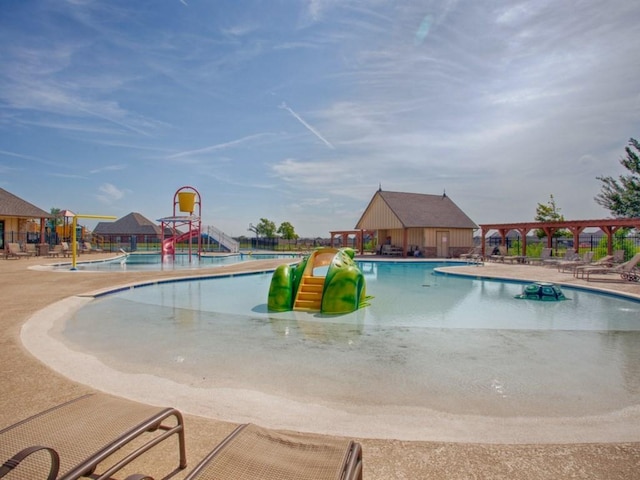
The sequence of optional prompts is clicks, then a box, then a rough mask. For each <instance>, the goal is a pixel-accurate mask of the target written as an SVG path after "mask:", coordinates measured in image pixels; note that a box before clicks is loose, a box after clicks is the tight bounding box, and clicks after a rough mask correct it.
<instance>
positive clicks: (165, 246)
mask: <svg viewBox="0 0 640 480" xmlns="http://www.w3.org/2000/svg"><path fill="white" fill-rule="evenodd" d="M199 233H200V232H199V231H198V230H197V229H192V230H190V231H188V232H186V233H182V234H180V235H178V236H177V237H171V238H165V239H164V240H163V241H162V253H163V254H165V255H167V254H168V255H173V254H174V253H175V252H176V243H179V242H184V241H185V240H189V238H191V237H197V236H198V234H199Z"/></svg>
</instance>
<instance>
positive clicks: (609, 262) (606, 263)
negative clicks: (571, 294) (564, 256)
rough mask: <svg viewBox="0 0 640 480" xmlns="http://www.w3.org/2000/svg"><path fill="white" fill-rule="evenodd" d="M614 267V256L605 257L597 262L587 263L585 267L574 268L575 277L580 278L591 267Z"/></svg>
mask: <svg viewBox="0 0 640 480" xmlns="http://www.w3.org/2000/svg"><path fill="white" fill-rule="evenodd" d="M611 266H613V255H605V256H604V257H602V258H601V259H599V260H596V261H595V262H591V263H587V264H584V265H577V266H575V267H574V268H573V271H572V273H573V276H574V277H576V278H578V275H580V274H581V273H582V270H584V269H585V268H589V267H611Z"/></svg>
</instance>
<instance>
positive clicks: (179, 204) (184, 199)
mask: <svg viewBox="0 0 640 480" xmlns="http://www.w3.org/2000/svg"><path fill="white" fill-rule="evenodd" d="M180 213H188V215H180ZM194 213H195V214H194ZM201 218H202V202H201V199H200V193H199V192H198V190H196V189H195V188H193V187H189V186H185V187H181V188H179V189H178V190H176V193H175V194H174V195H173V216H171V217H165V218H160V219H158V221H159V222H160V227H161V230H162V241H161V250H160V252H161V256H162V259H163V260H164V258H165V257H166V256H171V257H175V253H176V244H177V243H180V242H185V241H187V242H188V245H189V262H191V259H192V254H193V239H194V238H196V239H197V252H198V255H201V254H202V224H201ZM185 226H186V227H187V231H186V232H180V231H179V230H178V229H179V228H180V227H185ZM167 229H169V230H170V231H171V232H172V235H171V236H170V237H166V238H165V233H166V231H167Z"/></svg>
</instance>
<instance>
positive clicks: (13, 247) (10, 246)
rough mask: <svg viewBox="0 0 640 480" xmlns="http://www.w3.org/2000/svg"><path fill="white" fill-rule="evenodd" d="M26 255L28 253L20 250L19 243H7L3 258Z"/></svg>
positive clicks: (17, 257)
mask: <svg viewBox="0 0 640 480" xmlns="http://www.w3.org/2000/svg"><path fill="white" fill-rule="evenodd" d="M28 256H29V254H28V253H27V252H23V251H22V249H21V248H20V244H19V243H7V247H6V250H5V258H7V259H9V258H15V259H20V258H24V257H28Z"/></svg>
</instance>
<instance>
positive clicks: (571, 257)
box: [542, 248, 580, 267]
mask: <svg viewBox="0 0 640 480" xmlns="http://www.w3.org/2000/svg"><path fill="white" fill-rule="evenodd" d="M579 258H580V257H579V256H578V254H577V253H576V251H575V250H574V249H573V248H567V251H566V252H564V255H563V256H562V257H556V258H548V259H546V260H544V261H543V262H542V264H543V265H545V266H547V267H553V266H556V265H558V263H560V262H574V261H576V260H578V259H579Z"/></svg>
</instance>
